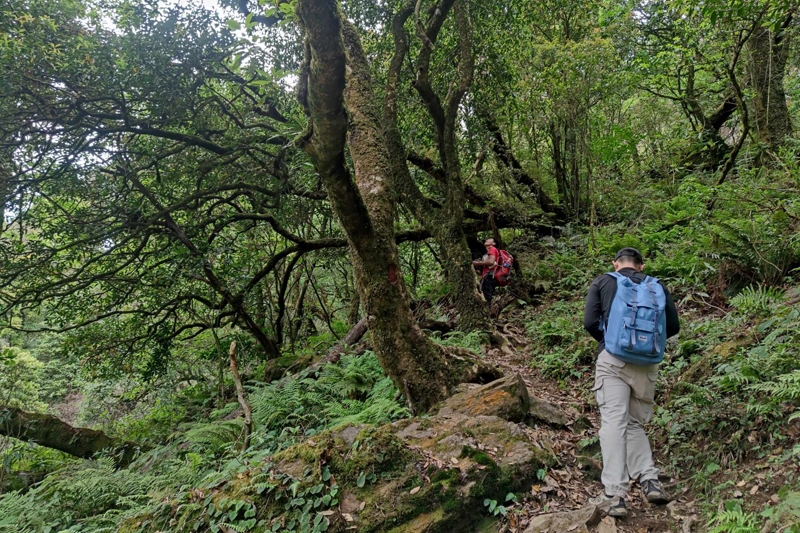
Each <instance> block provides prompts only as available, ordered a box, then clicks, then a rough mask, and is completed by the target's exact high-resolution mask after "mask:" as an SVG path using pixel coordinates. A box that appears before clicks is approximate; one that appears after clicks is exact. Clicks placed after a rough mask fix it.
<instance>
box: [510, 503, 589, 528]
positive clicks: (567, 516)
mask: <svg viewBox="0 0 800 533" xmlns="http://www.w3.org/2000/svg"><path fill="white" fill-rule="evenodd" d="M603 515H604V512H603V511H602V510H601V509H600V508H599V507H597V506H596V505H590V506H588V507H584V508H583V509H579V510H577V511H568V512H564V513H552V514H545V515H541V516H537V517H535V518H534V519H533V521H531V523H530V524H528V528H527V529H526V530H525V532H524V533H564V532H567V531H569V532H574V533H589V528H590V527H595V526H596V525H598V524H599V523H600V521H601V520H602V519H603Z"/></svg>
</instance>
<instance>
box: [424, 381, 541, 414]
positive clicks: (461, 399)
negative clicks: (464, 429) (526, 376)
mask: <svg viewBox="0 0 800 533" xmlns="http://www.w3.org/2000/svg"><path fill="white" fill-rule="evenodd" d="M529 409H530V398H529V397H528V389H527V388H526V386H525V382H524V381H523V380H522V376H520V375H519V374H514V375H512V376H508V377H505V378H502V379H497V380H495V381H492V382H491V383H489V384H487V385H484V386H482V387H478V388H474V389H470V390H467V391H465V392H460V393H458V394H456V395H455V396H453V397H451V398H450V399H448V400H447V401H446V402H445V404H444V407H442V409H441V410H440V411H439V414H440V415H448V414H452V413H461V414H465V415H471V416H498V417H500V418H503V419H505V420H511V421H512V422H522V421H523V420H525V418H526V417H527V416H528V411H529Z"/></svg>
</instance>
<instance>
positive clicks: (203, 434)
mask: <svg viewBox="0 0 800 533" xmlns="http://www.w3.org/2000/svg"><path fill="white" fill-rule="evenodd" d="M243 428H244V421H243V420H242V419H241V418H235V419H233V420H224V421H221V422H210V423H207V424H194V425H192V426H190V429H189V430H188V431H186V433H184V434H183V435H182V436H181V437H180V438H179V440H180V442H181V443H183V444H184V445H185V446H186V447H187V449H189V450H202V451H204V452H208V453H212V454H214V453H218V452H220V451H221V450H223V449H224V448H225V447H227V446H228V445H230V444H231V443H233V442H235V441H236V440H237V439H238V438H239V437H240V436H241V434H242V429H243Z"/></svg>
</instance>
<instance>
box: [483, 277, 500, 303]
mask: <svg viewBox="0 0 800 533" xmlns="http://www.w3.org/2000/svg"><path fill="white" fill-rule="evenodd" d="M496 288H497V280H496V279H494V276H493V275H491V274H486V275H485V276H483V279H482V280H481V292H483V297H484V298H486V304H487V305H492V296H494V290H495V289H496Z"/></svg>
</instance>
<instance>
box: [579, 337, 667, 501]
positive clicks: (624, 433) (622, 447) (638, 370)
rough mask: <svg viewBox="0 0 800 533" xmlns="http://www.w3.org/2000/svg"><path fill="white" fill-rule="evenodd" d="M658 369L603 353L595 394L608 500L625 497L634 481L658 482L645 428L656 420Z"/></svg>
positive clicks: (597, 370)
mask: <svg viewBox="0 0 800 533" xmlns="http://www.w3.org/2000/svg"><path fill="white" fill-rule="evenodd" d="M657 379H658V365H657V364H655V365H648V366H640V365H633V364H630V363H626V362H624V361H622V360H620V359H617V358H616V357H614V356H613V355H611V354H610V353H608V352H607V351H605V350H603V351H602V352H600V355H599V356H598V358H597V368H596V371H595V381H594V392H595V398H596V399H597V405H598V406H599V408H600V418H601V424H600V448H601V450H602V452H603V475H602V476H601V481H602V482H603V487H605V492H606V494H607V495H608V496H623V497H624V496H625V495H626V493H627V492H628V482H629V480H630V479H633V480H639V481H644V480H647V479H658V469H657V468H656V466H655V464H654V463H653V452H652V450H651V449H650V442H649V441H648V440H647V434H646V433H645V431H644V425H645V424H646V423H647V422H649V421H650V418H651V417H652V416H653V398H654V396H655V388H656V380H657Z"/></svg>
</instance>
